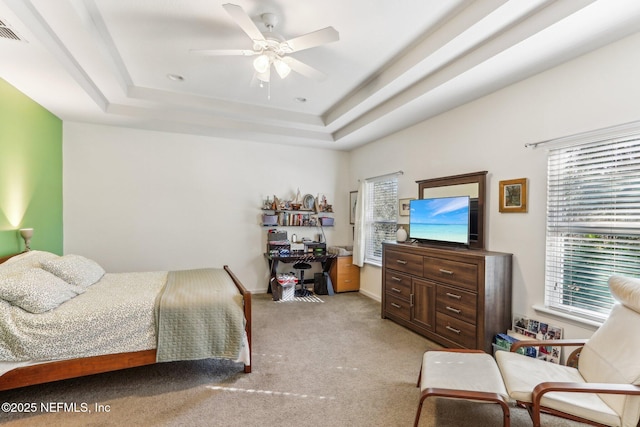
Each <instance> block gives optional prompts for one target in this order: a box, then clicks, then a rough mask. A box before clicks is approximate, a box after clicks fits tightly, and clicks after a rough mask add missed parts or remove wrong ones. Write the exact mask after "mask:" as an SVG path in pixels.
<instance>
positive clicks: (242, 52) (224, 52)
mask: <svg viewBox="0 0 640 427" xmlns="http://www.w3.org/2000/svg"><path fill="white" fill-rule="evenodd" d="M189 53H192V54H194V55H206V56H253V55H255V54H257V53H258V52H255V51H253V50H248V49H189Z"/></svg>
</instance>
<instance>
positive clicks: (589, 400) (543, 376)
mask: <svg viewBox="0 0 640 427" xmlns="http://www.w3.org/2000/svg"><path fill="white" fill-rule="evenodd" d="M496 360H497V362H498V366H499V367H500V372H501V373H502V378H503V379H504V384H505V386H506V388H507V391H508V392H509V396H510V397H511V398H512V399H515V400H519V401H522V402H531V393H532V391H533V388H534V387H535V386H536V385H538V384H540V383H542V382H547V381H554V382H576V383H584V382H585V380H584V379H583V378H582V376H581V375H580V372H578V370H577V369H575V368H571V367H568V366H564V365H557V364H555V363H549V362H545V361H542V360H538V359H534V358H533V357H528V356H524V355H521V354H518V353H511V352H508V351H498V352H497V353H496ZM580 363H582V356H581V360H580ZM541 404H542V406H545V407H547V408H553V409H556V410H558V411H562V412H565V413H568V414H573V415H576V416H579V417H584V418H588V419H591V420H594V421H596V422H599V423H602V424H607V425H611V426H619V425H621V424H620V423H621V421H620V417H619V416H618V414H617V413H616V412H615V411H614V410H613V409H611V408H610V407H609V406H608V405H607V404H606V403H605V402H604V401H603V400H602V399H601V398H600V397H599V396H598V395H597V394H595V393H559V392H552V393H546V394H545V395H544V397H543V398H542V402H541Z"/></svg>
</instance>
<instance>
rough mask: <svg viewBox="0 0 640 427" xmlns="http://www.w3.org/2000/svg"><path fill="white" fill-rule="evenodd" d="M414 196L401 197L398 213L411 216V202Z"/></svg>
mask: <svg viewBox="0 0 640 427" xmlns="http://www.w3.org/2000/svg"><path fill="white" fill-rule="evenodd" d="M412 200H415V199H414V198H408V199H400V200H399V201H398V215H400V216H409V203H411V201H412Z"/></svg>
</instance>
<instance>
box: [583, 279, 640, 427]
mask: <svg viewBox="0 0 640 427" xmlns="http://www.w3.org/2000/svg"><path fill="white" fill-rule="evenodd" d="M618 291H619V290H618ZM632 293H634V292H632ZM626 295H630V294H629V293H626ZM638 330H640V314H638V312H636V311H634V310H632V309H631V308H628V307H627V306H626V305H623V304H615V305H614V306H613V309H612V310H611V313H610V314H609V317H608V318H607V320H606V321H605V322H604V323H603V324H602V326H600V328H599V329H598V330H597V331H596V332H595V333H594V334H593V335H592V336H591V338H590V339H589V341H588V342H587V344H586V345H585V346H584V348H583V349H582V352H581V353H580V363H579V365H578V369H579V370H580V374H581V375H582V376H583V378H584V379H585V380H586V381H588V382H592V383H620V384H636V385H640V357H638V355H639V354H640V334H638V333H637V331H638ZM601 397H602V399H603V400H604V401H605V402H607V404H608V405H609V406H610V407H611V408H612V409H613V410H615V411H616V412H617V413H619V414H620V415H621V417H622V424H623V425H633V426H635V425H636V424H637V422H638V417H639V416H640V396H625V395H605V394H603V395H601Z"/></svg>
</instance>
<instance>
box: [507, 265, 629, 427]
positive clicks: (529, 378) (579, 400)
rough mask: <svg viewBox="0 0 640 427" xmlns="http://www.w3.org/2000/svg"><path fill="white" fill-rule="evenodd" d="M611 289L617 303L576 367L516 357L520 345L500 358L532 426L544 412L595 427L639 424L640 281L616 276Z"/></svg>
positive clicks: (512, 394) (511, 390) (510, 387)
mask: <svg viewBox="0 0 640 427" xmlns="http://www.w3.org/2000/svg"><path fill="white" fill-rule="evenodd" d="M609 288H610V289H611V293H612V294H613V296H614V297H615V299H616V300H617V301H618V302H619V303H618V304H615V305H614V308H613V310H612V311H611V314H610V315H609V317H608V318H607V320H606V321H605V322H604V324H603V325H602V326H601V327H600V328H599V329H598V330H597V331H596V332H595V333H594V334H593V336H592V337H591V338H590V339H589V340H587V341H586V342H585V343H584V346H583V347H582V349H581V351H580V356H579V362H578V366H577V368H575V367H570V366H563V365H556V364H552V363H548V362H544V361H540V360H537V359H534V358H531V357H527V356H523V355H521V354H517V353H515V352H514V351H515V350H516V349H517V348H518V346H514V347H513V348H512V352H506V351H499V352H497V353H496V360H497V363H498V367H499V369H500V372H501V374H502V378H503V380H504V384H505V387H506V389H507V392H508V394H509V397H511V398H512V399H514V400H516V402H517V403H518V404H519V405H521V406H524V407H525V408H527V409H528V410H529V413H530V415H531V419H532V421H533V425H534V427H538V426H540V413H541V412H546V413H550V414H554V415H557V416H561V417H565V418H569V419H573V420H577V421H582V422H586V423H588V424H592V425H603V426H622V427H635V426H637V425H639V419H640V387H639V385H640V279H631V278H624V277H619V276H613V277H611V278H610V279H609ZM552 343H553V345H558V344H561V345H575V344H576V342H573V341H571V340H562V341H553V342H552ZM518 344H519V346H522V345H524V344H529V345H531V343H529V342H520V343H518ZM535 345H540V342H537V343H535Z"/></svg>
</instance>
